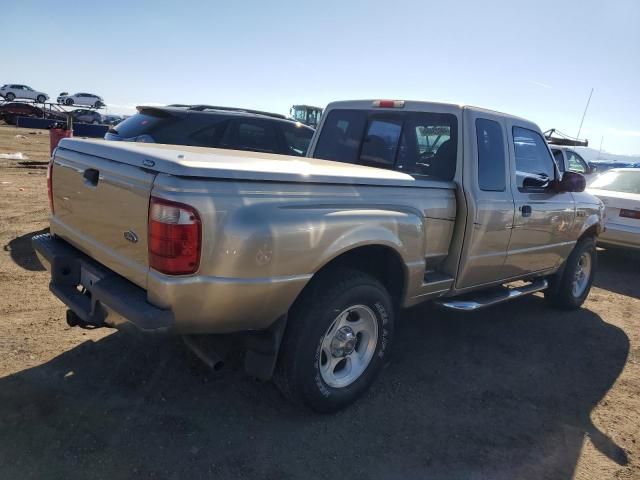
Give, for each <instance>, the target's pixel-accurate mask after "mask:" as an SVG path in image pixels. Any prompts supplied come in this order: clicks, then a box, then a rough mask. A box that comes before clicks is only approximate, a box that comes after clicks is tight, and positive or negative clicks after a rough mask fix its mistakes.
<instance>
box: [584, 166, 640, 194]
mask: <svg viewBox="0 0 640 480" xmlns="http://www.w3.org/2000/svg"><path fill="white" fill-rule="evenodd" d="M590 187H591V188H597V189H599V190H610V191H612V192H623V193H638V194H640V170H638V171H637V172H630V171H626V170H622V171H611V172H606V173H603V174H602V175H600V176H599V177H598V178H596V179H595V180H594V181H593V183H592V184H591V185H590Z"/></svg>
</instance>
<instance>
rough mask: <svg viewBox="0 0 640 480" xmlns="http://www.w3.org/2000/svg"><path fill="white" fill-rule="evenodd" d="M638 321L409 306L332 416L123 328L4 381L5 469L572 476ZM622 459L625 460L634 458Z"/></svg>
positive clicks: (594, 433) (7, 472)
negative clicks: (363, 378)
mask: <svg viewBox="0 0 640 480" xmlns="http://www.w3.org/2000/svg"><path fill="white" fill-rule="evenodd" d="M628 351H629V340H628V338H627V337H626V335H625V334H624V332H623V331H622V330H620V329H618V328H617V327H615V326H612V325H610V324H608V323H606V322H604V321H603V320H602V319H601V318H600V317H598V316H597V315H596V314H594V313H592V312H590V311H588V310H584V309H583V310H579V311H575V312H570V313H558V312H556V311H554V310H551V309H549V308H548V307H547V306H546V305H545V304H544V302H543V301H542V299H541V298H538V297H529V298H525V299H523V300H521V301H518V302H514V303H512V304H506V305H503V306H499V307H495V308H493V309H491V310H486V311H484V312H478V313H477V314H471V315H466V316H465V315H461V314H452V313H448V312H441V311H439V310H436V309H434V308H432V307H429V306H427V307H420V308H416V309H413V310H410V311H408V312H405V313H404V314H403V315H402V317H401V322H400V325H399V328H398V331H397V335H396V342H395V350H394V352H393V359H392V361H391V363H390V364H389V365H388V366H387V368H386V369H385V370H384V371H383V373H382V375H381V376H380V378H379V379H378V381H377V382H376V384H375V386H374V387H373V388H372V390H371V392H370V393H369V394H367V395H366V396H365V397H364V398H363V399H361V400H360V401H359V402H358V403H357V404H355V405H354V406H353V407H351V408H349V409H347V410H345V411H342V412H339V413H337V414H334V415H315V414H313V413H309V412H306V411H303V410H300V409H297V408H295V407H293V406H291V405H290V404H288V403H286V402H285V401H284V400H283V399H282V397H281V396H280V394H279V393H278V392H277V390H276V389H275V388H274V387H273V386H272V385H271V384H270V383H257V382H255V381H252V380H250V379H248V378H246V377H245V376H244V375H243V374H242V371H241V368H240V366H239V365H237V364H235V363H233V362H232V365H231V366H230V367H229V368H228V369H226V370H223V372H222V373H221V374H219V375H218V376H213V375H210V374H207V373H203V371H202V370H201V369H200V368H199V367H198V366H197V364H194V363H193V360H192V358H191V356H190V354H189V353H188V352H186V350H185V349H184V348H183V347H182V344H181V342H179V341H178V340H177V339H171V338H163V337H156V338H143V339H140V338H136V337H131V336H129V335H125V334H122V333H115V334H113V335H109V336H107V337H105V338H104V339H102V340H100V341H97V342H85V343H83V344H81V345H79V346H77V347H76V348H74V349H72V350H70V351H68V352H66V353H64V354H62V355H60V356H58V357H56V358H54V359H52V360H51V361H50V362H48V363H46V364H43V365H40V366H37V367H34V368H32V369H29V370H25V371H22V372H19V373H16V374H14V375H11V376H8V377H5V378H2V379H0V477H1V478H61V479H62V478H65V479H67V478H83V479H85V478H132V479H134V478H135V479H138V478H147V477H153V478H160V479H165V478H166V479H173V478H232V477H234V478H235V477H246V478H274V479H289V478H356V479H358V478H384V479H389V478H397V479H413V478H435V479H438V478H442V479H445V478H446V479H452V478H474V479H484V478H486V479H513V478H518V479H529V478H530V479H539V478H554V479H569V478H572V476H573V472H574V469H575V465H576V462H577V459H578V457H579V454H580V451H581V448H582V445H583V441H584V440H585V437H586V436H588V437H589V438H590V439H591V441H592V442H593V444H594V445H595V446H596V448H598V449H599V450H600V451H601V452H602V453H603V454H605V455H606V456H607V457H609V458H610V459H611V460H612V461H613V462H615V463H617V464H618V465H620V466H623V465H625V464H626V463H627V457H626V454H625V452H624V451H623V450H622V449H621V448H620V447H618V446H617V445H616V444H615V443H613V442H612V441H611V440H610V439H609V437H608V436H607V433H606V432H600V431H599V430H598V429H597V428H596V427H595V426H594V425H593V423H592V422H591V420H590V412H591V410H592V409H593V408H594V407H595V405H596V404H597V403H598V402H599V401H600V400H601V399H602V398H603V397H604V396H605V394H606V392H607V391H608V390H609V388H610V387H611V386H612V384H613V383H614V382H615V380H616V378H617V377H618V375H619V374H620V372H621V370H622V368H623V366H624V364H625V361H626V358H627V354H628ZM620 468H621V467H620Z"/></svg>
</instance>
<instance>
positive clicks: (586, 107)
mask: <svg viewBox="0 0 640 480" xmlns="http://www.w3.org/2000/svg"><path fill="white" fill-rule="evenodd" d="M591 95H593V88H592V89H591V93H589V98H588V99H587V105H586V106H585V107H584V113H583V114H582V120H580V128H578V135H576V138H580V132H581V131H582V124H583V123H584V117H586V116H587V109H588V108H589V102H591Z"/></svg>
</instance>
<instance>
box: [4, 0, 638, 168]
mask: <svg viewBox="0 0 640 480" xmlns="http://www.w3.org/2000/svg"><path fill="white" fill-rule="evenodd" d="M25 26H28V27H29V29H28V30H26V29H25ZM0 31H1V32H2V34H3V35H2V36H3V38H4V39H5V41H6V39H13V40H12V41H11V42H10V43H11V44H13V45H14V47H16V48H11V49H9V48H3V53H2V55H1V56H0V83H2V84H4V83H22V84H26V85H29V86H31V87H32V88H35V89H37V90H42V91H45V92H46V93H48V94H49V95H50V96H51V97H54V98H55V96H56V95H58V94H59V93H60V92H63V91H67V92H70V93H74V92H76V91H86V92H91V93H96V94H98V95H101V96H102V97H103V98H104V99H105V101H106V103H107V104H108V105H109V111H110V113H132V112H134V109H133V108H134V106H135V105H140V104H151V103H154V104H155V103H157V104H167V103H206V104H213V105H226V106H237V107H244V108H255V109H260V110H268V111H274V112H279V113H288V110H289V107H290V106H291V105H292V104H302V103H304V104H310V105H317V106H321V107H324V106H325V105H326V104H327V103H329V102H331V101H334V100H347V99H362V98H385V99H388V98H391V99H411V100H427V101H445V102H452V103H460V104H472V105H477V106H481V107H485V108H491V109H494V110H499V111H503V112H507V113H511V114H514V115H519V116H523V117H525V118H528V119H530V120H533V121H534V122H536V123H537V124H538V125H539V126H540V127H541V128H542V129H543V130H546V129H548V128H556V129H558V130H561V131H563V132H566V133H568V134H570V135H576V134H577V133H578V129H579V125H580V119H581V117H582V114H583V111H584V109H585V105H586V103H587V98H588V97H589V92H590V91H591V89H592V88H593V90H594V91H593V97H592V99H591V103H590V105H589V108H588V111H587V115H586V118H585V121H584V126H583V127H582V133H581V136H582V137H586V138H588V139H589V141H590V146H592V147H594V148H596V149H598V148H600V144H601V142H602V148H603V151H608V152H611V153H616V154H636V155H638V154H640V0H608V1H606V2H605V1H601V0H598V1H592V0H555V1H547V0H536V1H528V2H518V1H513V0H510V1H490V0H485V1H482V2H478V1H474V0H468V1H455V0H439V1H430V0H393V1H390V0H386V1H379V0H369V1H347V0H340V1H334V0H321V1H313V2H311V1H303V0H298V1H290V0H282V1H278V0H272V1H265V0H255V1H253V0H251V1H249V0H244V1H243V0H234V1H229V0H227V1H224V2H221V1H215V0H209V1H198V0H194V1H186V0H183V1H180V2H178V1H162V0H154V1H133V0H127V1H123V0H109V1H104V2H92V1H87V0H84V1H73V0H67V1H65V2H63V3H61V4H59V5H57V6H56V5H54V4H53V3H51V2H49V1H30V0H20V1H14V2H3V7H2V13H0ZM7 46H8V45H7V44H5V47H7Z"/></svg>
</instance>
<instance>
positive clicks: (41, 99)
mask: <svg viewBox="0 0 640 480" xmlns="http://www.w3.org/2000/svg"><path fill="white" fill-rule="evenodd" d="M36 100H38V103H44V102H46V101H47V97H45V96H44V95H38V98H37V99H36Z"/></svg>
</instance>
